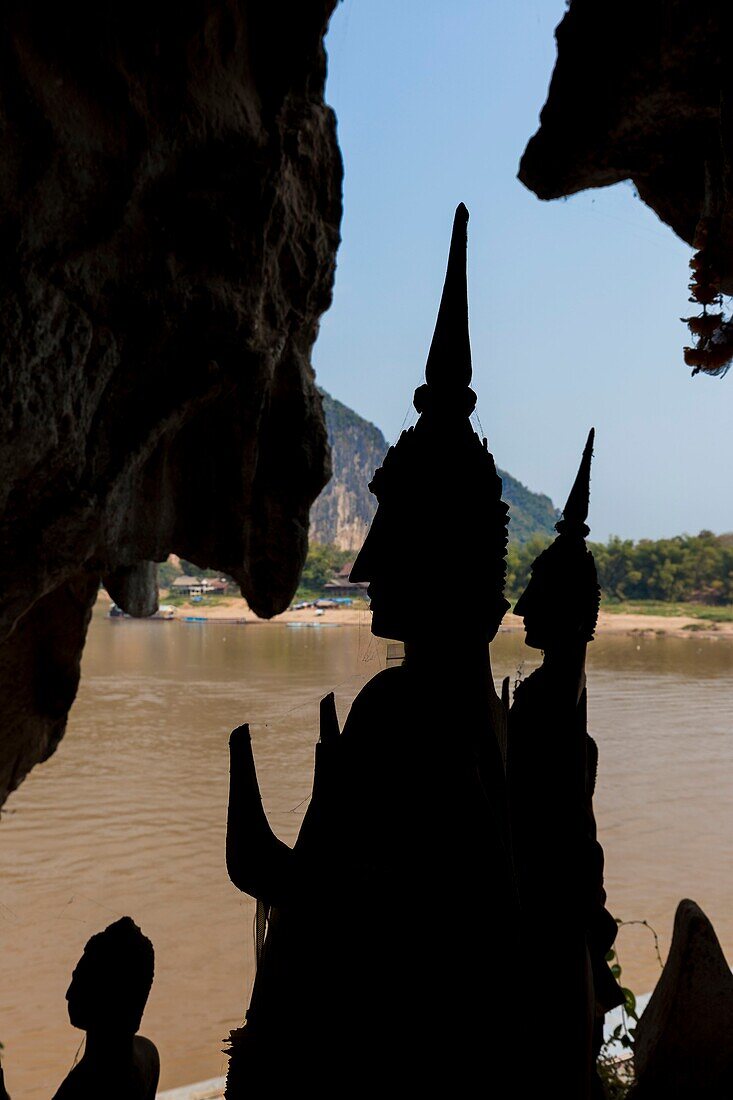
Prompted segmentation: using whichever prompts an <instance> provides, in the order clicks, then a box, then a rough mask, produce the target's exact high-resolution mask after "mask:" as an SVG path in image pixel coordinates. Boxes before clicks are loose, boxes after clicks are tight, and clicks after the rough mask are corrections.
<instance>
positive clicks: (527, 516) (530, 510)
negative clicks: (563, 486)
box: [499, 470, 560, 543]
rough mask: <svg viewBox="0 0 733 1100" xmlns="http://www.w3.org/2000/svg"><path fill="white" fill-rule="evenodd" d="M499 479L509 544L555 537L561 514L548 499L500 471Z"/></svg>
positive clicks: (504, 471)
mask: <svg viewBox="0 0 733 1100" xmlns="http://www.w3.org/2000/svg"><path fill="white" fill-rule="evenodd" d="M499 477H500V478H501V481H502V485H503V492H502V496H503V498H504V500H505V501H506V502H507V504H508V505H509V517H510V523H509V541H510V542H520V543H524V542H526V541H527V539H531V538H532V535H552V536H554V534H555V524H556V523H557V521H558V519H559V518H560V513H559V512H558V510H557V508H556V507H555V505H554V504H553V503H552V501H551V500H550V498H549V497H548V496H545V494H544V493H533V492H532V490H531V489H527V487H526V486H524V485H522V483H521V481H517V479H516V478H515V477H512V475H511V474H508V473H507V472H506V470H499Z"/></svg>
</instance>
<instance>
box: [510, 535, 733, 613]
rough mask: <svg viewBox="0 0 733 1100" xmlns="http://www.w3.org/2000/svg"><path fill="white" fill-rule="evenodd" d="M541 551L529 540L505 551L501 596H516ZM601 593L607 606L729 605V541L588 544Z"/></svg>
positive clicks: (732, 580)
mask: <svg viewBox="0 0 733 1100" xmlns="http://www.w3.org/2000/svg"><path fill="white" fill-rule="evenodd" d="M544 545H546V540H544V539H542V538H539V537H537V536H535V537H534V538H533V539H531V540H530V541H529V542H527V543H525V544H524V545H511V546H510V547H509V550H508V554H507V592H508V593H509V594H510V595H511V596H516V595H518V594H519V592H521V591H522V589H523V588H524V586H525V585H526V583H527V579H528V577H529V567H530V565H531V563H532V561H533V558H534V557H535V556H536V555H537V553H538V552H539V550H540V549H542V547H543V546H544ZM588 545H589V547H590V549H591V550H592V551H593V556H594V557H595V561H596V567H597V569H598V577H599V581H600V585H601V590H602V592H603V595H604V597H605V598H606V599H611V600H660V601H663V602H668V603H683V602H695V603H705V604H711V605H721V604H729V603H733V535H730V534H728V535H714V534H713V533H712V531H701V532H700V534H699V535H676V536H675V537H674V538H669V539H656V540H652V539H640V540H639V542H634V541H633V539H620V538H618V537H616V536H614V537H612V538H610V539H609V540H608V542H607V543H605V544H604V543H599V542H596V543H589V544H588Z"/></svg>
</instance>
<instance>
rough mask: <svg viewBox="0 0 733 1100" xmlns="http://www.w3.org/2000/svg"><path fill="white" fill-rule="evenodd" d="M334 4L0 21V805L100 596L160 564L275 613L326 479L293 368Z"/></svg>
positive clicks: (73, 666) (176, 7) (332, 176)
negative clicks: (208, 577)
mask: <svg viewBox="0 0 733 1100" xmlns="http://www.w3.org/2000/svg"><path fill="white" fill-rule="evenodd" d="M334 6H335V0H309V2H307V3H302V4H291V3H286V2H282V0H268V3H266V4H265V3H261V2H258V0H230V2H227V0H210V2H204V0H200V2H185V3H180V4H170V3H160V4H152V5H151V4H147V5H143V4H141V3H135V2H132V3H125V4H122V3H120V2H119V0H113V2H112V3H109V4H94V3H86V2H85V3H79V2H72V3H69V4H66V5H48V4H45V3H41V2H40V0H31V2H28V0H24V2H22V3H21V2H12V0H11V2H9V3H6V4H4V5H3V8H2V12H0V51H2V57H1V59H0V143H1V146H0V147H1V149H2V156H1V157H0V240H2V242H3V264H2V268H1V269H0V356H1V357H2V364H1V368H0V387H1V391H0V475H1V476H0V692H1V693H2V698H3V699H4V700H6V705H5V707H4V717H3V724H2V733H1V734H0V802H2V801H3V800H4V798H5V797H6V795H7V793H8V791H9V790H12V789H13V788H14V787H15V786H17V784H18V782H20V780H21V779H22V778H23V776H24V775H25V774H26V773H27V771H28V770H29V768H30V767H31V766H32V765H33V764H34V763H36V762H38V761H39V760H43V759H45V758H46V757H47V756H48V754H49V753H50V752H52V751H53V749H54V748H55V746H56V744H57V743H58V740H59V738H60V737H61V736H62V734H63V729H64V725H65V721H66V714H67V711H68V707H69V706H70V704H71V702H72V700H73V698H74V694H75V691H76V687H77V682H78V675H79V661H80V658H81V652H82V648H83V644H84V637H85V633H86V628H87V625H88V621H89V615H90V611H91V607H92V604H93V601H94V598H95V594H96V591H97V587H98V584H99V579H100V577H103V578H104V579H105V582H106V583H107V585H108V587H109V590H110V592H111V593H112V594H113V597H114V598H115V599H116V600H117V602H119V603H120V604H121V605H122V606H123V607H124V608H125V609H126V610H128V611H130V612H131V613H134V614H149V613H150V612H151V611H152V610H154V608H155V600H156V591H155V568H154V566H153V564H152V563H154V562H155V561H161V560H164V559H165V558H166V557H167V555H168V554H169V553H171V552H174V553H177V554H180V555H181V556H183V557H184V558H186V559H187V560H190V561H193V562H196V563H197V564H199V565H201V566H208V567H212V568H215V569H217V570H221V571H223V572H226V573H229V574H231V575H232V576H233V577H235V578H236V579H237V581H238V582H239V583H240V585H241V588H242V591H243V593H244V595H245V596H246V598H247V600H248V601H249V603H250V605H251V606H252V607H253V608H254V609H255V610H256V611H257V613H258V614H260V615H263V616H269V615H272V614H275V613H276V612H278V611H280V610H282V609H283V608H284V607H285V606H287V604H288V602H289V600H290V598H291V596H292V593H293V592H294V590H295V587H296V585H297V581H298V577H299V573H300V568H301V565H302V562H303V559H304V556H305V552H306V548H307V530H308V511H309V507H310V504H311V502H312V501H313V499H314V498H315V497H316V495H317V494H318V492H319V490H320V488H321V487H322V485H323V484H324V483H325V481H326V480H327V478H328V475H329V459H328V448H327V442H326V433H325V426H324V422H323V414H322V409H321V400H320V396H319V395H318V393H317V391H316V388H315V384H314V379H313V371H312V368H311V366H310V350H311V346H312V344H313V341H314V339H315V337H316V333H317V327H318V321H319V317H320V315H321V313H322V312H323V311H324V310H325V309H326V308H327V307H328V305H329V303H330V297H331V289H332V283H333V275H334V266H335V254H336V249H337V245H338V242H339V224H340V217H341V160H340V155H339V152H338V147H337V143H336V133H335V122H334V117H333V114H332V112H331V111H330V109H329V108H328V107H327V106H326V105H325V103H324V99H323V88H324V81H325V72H326V59H325V53H324V49H323V35H324V33H325V30H326V27H327V24H328V19H329V17H330V14H331V11H332V9H333V7H334Z"/></svg>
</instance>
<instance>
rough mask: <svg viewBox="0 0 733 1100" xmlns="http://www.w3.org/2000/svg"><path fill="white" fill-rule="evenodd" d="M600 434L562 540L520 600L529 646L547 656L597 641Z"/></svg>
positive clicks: (581, 473)
mask: <svg viewBox="0 0 733 1100" xmlns="http://www.w3.org/2000/svg"><path fill="white" fill-rule="evenodd" d="M594 436H595V432H594V430H593V429H592V428H591V430H590V433H589V435H588V441H587V443H586V445H585V450H584V451H583V457H582V459H581V462H580V468H579V470H578V474H577V476H576V478H575V483H574V484H573V487H572V489H571V490H570V495H569V497H568V500H567V504H566V505H565V508H564V509H563V514H562V519H561V520H560V521H559V522H558V523H556V524H555V530H556V531H557V532H558V535H557V537H556V539H555V541H554V542H553V543H551V544H550V545H549V546H548V547H547V549H546V550H543V551H542V553H541V554H540V555H539V557H537V558H536V559H535V561H534V562H533V564H532V575H531V577H530V580H529V584H528V585H527V587H526V588H525V590H524V592H523V593H522V595H521V596H520V598H519V599H518V600H517V603H516V606H515V608H514V614H515V615H521V616H522V617H523V618H524V629H525V630H526V632H527V637H526V641H527V645H528V646H531V647H532V648H533V649H542V650H545V651H548V650H552V649H555V648H560V647H563V648H567V647H572V646H576V647H577V646H583V645H585V644H586V643H587V642H590V641H592V640H593V634H594V631H595V628H596V623H597V621H598V609H599V606H600V601H601V590H600V588H599V586H598V576H597V574H596V566H595V562H594V560H593V555H592V554H591V552H590V550H588V548H587V546H586V545H585V539H586V536H587V535H588V534H589V533H590V528H589V527H588V525H587V524H586V522H585V521H586V519H587V518H588V507H589V501H590V466H591V460H592V458H593V440H594Z"/></svg>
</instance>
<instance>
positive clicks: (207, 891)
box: [0, 615, 733, 1100]
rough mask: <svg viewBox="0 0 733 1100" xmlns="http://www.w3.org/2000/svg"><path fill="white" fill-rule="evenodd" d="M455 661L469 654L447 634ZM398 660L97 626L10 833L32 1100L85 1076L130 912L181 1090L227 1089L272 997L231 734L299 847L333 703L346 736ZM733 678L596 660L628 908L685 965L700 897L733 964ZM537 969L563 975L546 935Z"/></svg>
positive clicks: (202, 634) (153, 1010) (9, 939)
mask: <svg viewBox="0 0 733 1100" xmlns="http://www.w3.org/2000/svg"><path fill="white" fill-rule="evenodd" d="M435 644H436V645H446V646H447V645H454V644H459V641H458V640H457V639H452V638H451V637H450V634H449V632H447V631H446V632H445V634H443V632H442V631H441V629H440V628H439V627H436V643H435ZM493 652H494V671H495V673H496V675H497V678H499V677H501V676H503V675H506V674H508V673H513V672H514V671H515V670H516V669H517V667H518V666H519V664H520V663H521V662H522V660H525V662H526V663H525V671H527V670H529V668H530V667H531V665H532V663H533V661H532V656H533V655H532V654H531V651H528V650H526V649H525V648H524V646H523V644H522V640H521V636H520V635H516V634H505V635H501V636H500V637H499V638H498V639H497V642H496V643H495V645H494V649H493ZM527 658H529V660H527ZM384 664H385V645H384V643H381V642H378V641H376V640H374V639H372V638H371V635H370V634H369V631H368V626H367V624H366V622H365V624H364V626H363V627H361V628H360V627H346V626H343V627H323V628H319V629H310V628H293V627H287V626H284V625H269V626H268V625H249V626H244V627H242V626H232V625H226V624H222V625H218V626H217V625H215V624H207V625H201V624H198V625H197V624H188V625H185V624H182V623H177V622H173V623H163V622H157V623H145V622H134V621H128V620H125V621H122V622H110V621H108V620H107V619H105V618H104V617H102V616H101V615H100V616H98V617H95V620H94V622H93V624H92V627H91V631H90V637H89V642H88V645H87V650H86V653H85V658H84V667H83V679H82V687H81V690H80V694H79V698H78V701H77V703H76V705H75V707H74V710H73V712H72V717H71V720H70V723H69V729H68V732H67V735H66V737H65V739H64V740H63V742H62V743H61V746H60V748H59V750H58V752H57V753H56V755H55V756H54V757H53V758H52V759H51V760H50V761H49V762H48V763H47V764H45V765H43V766H41V767H39V768H36V770H35V771H34V772H33V773H32V775H31V776H30V778H29V779H28V780H26V782H25V783H24V784H23V786H22V787H21V789H20V790H19V791H18V792H17V793H16V794H15V795H13V796H12V797H11V799H10V801H9V803H8V804H7V807H6V810H7V812H6V813H4V814H3V817H2V825H1V826H0V935H1V944H2V974H3V981H2V985H1V986H0V1040H2V1042H3V1043H4V1044H5V1059H4V1064H5V1067H6V1080H7V1084H8V1088H9V1091H10V1092H11V1095H12V1096H13V1100H25V1098H27V1100H42V1098H47V1097H50V1096H51V1095H52V1094H53V1091H54V1089H55V1088H56V1087H57V1085H58V1083H59V1081H60V1079H61V1078H62V1077H63V1075H64V1073H65V1072H66V1071H67V1070H68V1068H69V1067H70V1065H71V1064H72V1062H73V1059H74V1056H75V1053H76V1051H77V1048H78V1046H79V1042H80V1039H81V1033H79V1032H76V1031H74V1030H73V1029H72V1028H71V1027H70V1026H69V1024H68V1021H67V1018H66V1011H65V1009H66V1004H65V1001H64V993H65V990H66V987H67V985H68V981H69V977H70V974H71V970H72V969H73V966H74V964H75V962H76V959H77V958H78V956H79V954H80V953H81V950H82V948H83V946H84V943H85V941H86V940H87V939H88V937H89V936H90V935H91V934H92V933H93V932H96V931H99V930H100V929H101V928H103V927H104V926H105V925H106V924H108V923H110V922H111V921H112V920H115V919H116V918H117V917H119V916H121V915H123V914H125V913H129V914H130V915H131V916H133V917H134V919H135V920H136V921H137V922H138V923H139V924H140V926H141V927H142V929H143V931H144V932H145V933H146V934H147V935H149V936H150V937H151V939H152V940H153V942H154V944H155V950H156V978H155V983H154V986H153V992H152V994H151V997H150V1001H149V1003H148V1008H147V1011H146V1014H145V1020H144V1025H143V1031H144V1033H146V1034H148V1035H149V1036H150V1037H151V1038H153V1039H154V1040H155V1042H156V1043H157V1044H158V1047H159V1049H160V1052H161V1058H162V1066H163V1072H162V1077H161V1087H163V1088H171V1087H173V1086H175V1085H179V1084H184V1083H186V1082H188V1081H196V1080H201V1079H204V1078H207V1077H213V1076H216V1075H218V1074H220V1073H224V1072H225V1069H226V1059H225V1057H224V1056H223V1055H222V1054H221V1053H220V1051H221V1046H222V1039H223V1038H224V1037H225V1036H226V1035H227V1033H228V1031H229V1029H230V1028H231V1027H234V1026H238V1024H239V1023H240V1022H241V1018H242V1014H243V1010H244V1006H245V1004H246V1001H247V998H248V994H249V990H250V988H251V983H252V975H253V950H252V922H253V915H254V914H253V905H252V903H251V902H250V901H249V900H248V899H246V898H244V897H243V896H242V895H240V894H238V893H237V891H236V890H235V889H234V888H233V887H232V886H231V885H230V883H229V880H228V879H227V876H226V870H225V867H224V829H225V818H226V797H227V782H228V773H227V767H228V760H227V739H228V735H229V732H230V730H231V729H232V728H233V727H234V726H235V725H238V724H239V723H241V722H243V721H249V722H250V723H251V724H252V733H253V741H254V747H255V752H256V755H257V763H258V770H259V774H260V779H261V785H262V791H263V798H264V802H265V805H266V807H267V810H268V813H269V815H270V819H271V821H272V824H273V826H274V828H275V829H276V831H277V832H278V833H279V835H280V836H281V837H282V838H283V839H284V840H286V841H292V840H293V839H294V837H295V835H296V833H297V829H298V827H299V824H300V821H301V820H302V816H303V813H304V811H305V807H306V804H307V797H308V794H309V790H310V780H311V769H312V759H313V745H314V743H315V740H316V739H317V723H318V701H319V699H320V697H321V695H322V694H324V693H325V692H326V691H327V690H330V689H331V688H334V687H335V688H336V698H337V704H338V708H339V712H340V714H341V716H342V719H343V717H344V716H345V714H346V712H347V710H348V706H349V704H350V702H351V700H352V699H353V697H354V695H355V694H356V693H357V691H358V690H359V688H360V687H361V686H362V684H363V683H364V682H365V681H366V680H367V679H369V678H370V677H371V676H373V675H374V674H375V673H376V672H377V671H379V669H380V668H381V667H384ZM732 672H733V644H732V643H731V642H729V641H720V642H715V641H709V640H705V641H699V640H696V639H694V638H684V639H674V638H664V637H649V638H641V639H640V638H637V637H634V636H630V637H607V638H605V639H604V638H601V639H600V640H598V641H596V642H595V643H594V644H593V646H592V647H591V658H590V670H589V693H590V725H591V730H592V732H593V733H594V735H595V736H596V738H597V740H598V743H599V747H600V776H599V785H598V794H597V816H598V819H599V826H600V833H601V839H602V842H603V844H604V846H605V849H606V864H607V868H606V879H607V888H608V892H609V905H610V907H611V909H612V911H613V912H614V913H615V914H616V915H618V916H620V917H622V918H623V919H625V920H633V919H635V920H640V919H647V920H648V921H649V922H650V923H651V924H652V925H653V926H654V927H655V928H656V929H657V930H658V932H659V934H660V939H661V948H662V952H663V953H664V952H665V950H666V947H667V945H668V940H669V933H670V930H671V922H672V918H673V915H674V908H675V905H676V903H677V901H678V900H679V898H680V897H682V896H690V897H693V898H695V899H696V900H697V901H698V902H699V903H700V904H701V905H702V906H703V908H704V909H706V911H707V912H708V914H709V915H710V916H711V918H712V919H713V921H714V923H715V925H716V928H717V930H718V933H719V935H720V937H721V940H722V942H723V947H724V949H725V950H726V952H727V954H728V956H729V958H731V959H733V850H732V849H733V676H732V675H731V673H732ZM449 924H450V922H447V926H448V925H449ZM619 945H620V946H619V950H620V957H621V963H622V966H623V971H624V979H625V980H626V981H627V982H628V984H629V985H631V986H632V988H634V989H636V990H638V991H642V990H645V989H648V988H650V987H651V985H652V984H653V982H654V980H655V978H656V974H657V973H658V964H657V962H656V959H655V954H654V946H653V941H652V937H651V935H650V933H648V932H647V930H646V929H645V928H643V927H640V926H631V927H629V928H627V929H623V930H622V933H621V937H620V941H619ZM446 949H447V945H446ZM439 963H440V960H436V964H438V965H439ZM537 966H538V968H544V967H547V968H548V969H549V970H550V971H552V947H551V944H548V943H545V942H543V941H542V938H541V937H539V939H538V943H537ZM303 1006H304V1010H306V1009H307V992H305V991H304V995H303ZM550 1008H551V1006H548V1009H550Z"/></svg>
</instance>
